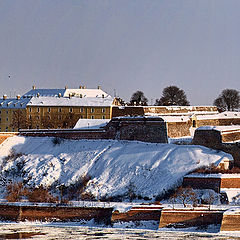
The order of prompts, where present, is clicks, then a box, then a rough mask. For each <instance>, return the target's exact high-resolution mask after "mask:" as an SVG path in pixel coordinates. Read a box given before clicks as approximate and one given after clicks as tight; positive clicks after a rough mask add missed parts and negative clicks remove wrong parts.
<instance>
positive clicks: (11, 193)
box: [6, 182, 28, 202]
mask: <svg viewBox="0 0 240 240" xmlns="http://www.w3.org/2000/svg"><path fill="white" fill-rule="evenodd" d="M27 195H28V190H27V189H26V188H24V186H23V183H21V182H19V183H11V184H9V185H7V195H6V199H7V201H8V202H18V201H20V200H21V199H22V198H24V197H25V196H27Z"/></svg>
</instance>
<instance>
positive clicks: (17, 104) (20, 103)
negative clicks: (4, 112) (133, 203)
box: [0, 98, 30, 109]
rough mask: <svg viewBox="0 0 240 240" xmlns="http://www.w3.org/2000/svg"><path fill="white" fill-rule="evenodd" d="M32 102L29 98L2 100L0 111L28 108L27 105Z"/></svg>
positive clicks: (0, 100)
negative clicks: (3, 109) (2, 109)
mask: <svg viewBox="0 0 240 240" xmlns="http://www.w3.org/2000/svg"><path fill="white" fill-rule="evenodd" d="M29 101H30V99H29V98H20V99H16V98H10V99H0V109H1V108H8V109H19V108H20V109H22V108H26V105H27V103H28V102H29Z"/></svg>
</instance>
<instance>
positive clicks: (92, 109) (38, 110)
mask: <svg viewBox="0 0 240 240" xmlns="http://www.w3.org/2000/svg"><path fill="white" fill-rule="evenodd" d="M83 111H84V109H83V108H80V112H83ZM29 112H32V108H29ZM37 112H40V108H37ZM47 112H51V108H48V109H47ZM58 112H62V108H58ZM69 112H73V108H69ZM90 112H91V113H94V112H95V109H94V108H91V109H90ZM105 112H106V109H105V108H102V113H105ZM0 113H1V112H0Z"/></svg>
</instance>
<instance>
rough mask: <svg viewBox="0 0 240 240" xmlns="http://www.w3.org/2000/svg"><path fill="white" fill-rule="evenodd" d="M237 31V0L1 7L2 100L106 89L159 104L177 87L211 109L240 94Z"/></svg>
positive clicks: (12, 0)
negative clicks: (228, 93) (37, 91)
mask: <svg viewBox="0 0 240 240" xmlns="http://www.w3.org/2000/svg"><path fill="white" fill-rule="evenodd" d="M239 26H240V1H238V0H156V1H155V0H86V1H83V0H1V1H0V83H1V86H0V94H1V95H3V94H4V93H6V94H7V95H12V96H13V95H16V94H17V93H20V94H23V93H24V92H27V91H28V90H29V89H30V88H31V87H32V85H36V86H37V87H38V88H61V87H64V86H65V85H68V87H70V88H77V87H78V86H79V85H86V87H88V88H95V87H97V86H98V85H101V86H102V88H103V89H104V90H105V91H107V92H108V93H110V94H112V95H113V93H114V89H116V93H117V95H118V96H120V97H122V98H123V99H125V100H126V101H127V100H129V99H130V97H131V95H132V93H133V92H134V91H136V90H142V91H143V92H144V93H145V95H146V97H147V98H148V99H149V103H151V102H152V103H154V102H155V99H156V98H159V97H160V96H161V93H162V90H163V88H164V87H166V86H169V85H176V86H178V87H180V88H181V89H183V90H184V91H185V92H186V94H187V97H188V99H189V100H190V102H191V104H192V105H211V104H212V102H213V100H214V99H215V98H216V97H217V96H218V95H219V93H220V92H221V91H222V90H223V89H224V88H233V89H237V90H239V77H240V28H239ZM9 75H10V76H11V77H10V80H9V77H8V76H9Z"/></svg>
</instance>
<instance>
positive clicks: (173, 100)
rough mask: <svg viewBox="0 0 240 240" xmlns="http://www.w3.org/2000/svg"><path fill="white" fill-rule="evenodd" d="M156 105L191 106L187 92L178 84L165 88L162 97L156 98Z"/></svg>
mask: <svg viewBox="0 0 240 240" xmlns="http://www.w3.org/2000/svg"><path fill="white" fill-rule="evenodd" d="M155 105H156V106H171V105H177V106H189V105H190V103H189V101H188V100H187V96H186V94H185V92H184V91H183V90H182V89H180V88H178V87H177V86H169V87H166V88H164V89H163V92H162V97H161V98H160V99H156V103H155Z"/></svg>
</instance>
